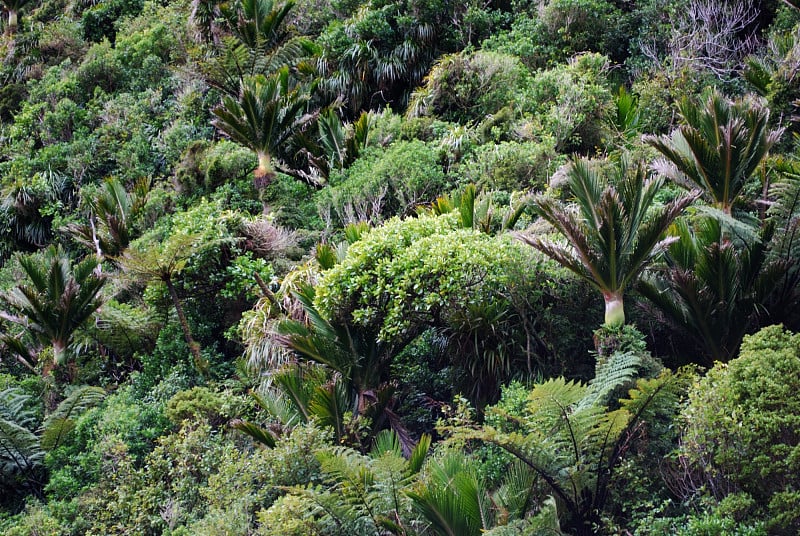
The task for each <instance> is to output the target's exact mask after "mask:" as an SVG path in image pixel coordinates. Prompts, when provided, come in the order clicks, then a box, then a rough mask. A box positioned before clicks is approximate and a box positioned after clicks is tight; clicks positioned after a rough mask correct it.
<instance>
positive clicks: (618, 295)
mask: <svg viewBox="0 0 800 536" xmlns="http://www.w3.org/2000/svg"><path fill="white" fill-rule="evenodd" d="M603 298H604V299H605V301H606V317H605V326H606V327H609V328H613V327H619V326H622V325H623V324H625V307H624V304H623V296H622V291H617V292H604V293H603Z"/></svg>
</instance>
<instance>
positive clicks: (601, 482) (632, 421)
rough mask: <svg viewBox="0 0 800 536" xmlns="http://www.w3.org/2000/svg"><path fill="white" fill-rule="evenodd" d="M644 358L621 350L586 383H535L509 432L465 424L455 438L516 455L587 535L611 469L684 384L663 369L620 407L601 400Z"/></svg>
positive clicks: (569, 521)
mask: <svg viewBox="0 0 800 536" xmlns="http://www.w3.org/2000/svg"><path fill="white" fill-rule="evenodd" d="M639 363H640V359H639V358H637V357H636V356H635V355H632V354H626V353H618V354H616V355H613V356H612V357H610V358H609V360H608V362H607V363H606V364H605V366H604V367H601V368H600V370H599V378H598V379H597V380H596V381H595V382H593V383H591V384H589V385H584V384H581V383H578V382H574V381H567V380H565V379H564V378H554V379H551V380H548V381H545V382H543V383H540V384H537V385H535V386H534V387H533V389H532V390H531V392H530V394H529V395H528V399H527V403H526V405H525V407H524V408H523V409H522V410H521V411H520V412H519V414H516V415H513V416H512V417H513V426H511V427H509V429H510V431H505V430H501V429H497V428H494V427H492V426H488V425H484V426H483V427H480V428H476V429H473V430H466V429H464V428H463V427H461V428H460V429H458V430H456V433H455V434H454V439H455V440H459V441H463V440H468V439H471V440H474V439H478V440H481V441H485V442H489V443H493V444H495V445H498V446H500V447H501V448H503V449H505V450H506V451H508V452H509V453H511V454H512V455H514V456H515V457H516V458H517V459H518V460H519V461H520V462H522V463H524V464H525V465H526V466H527V467H528V468H529V469H530V470H531V471H532V472H533V473H534V474H535V475H536V476H537V478H538V479H540V481H541V482H542V484H543V485H544V486H545V487H547V488H548V489H549V490H550V492H551V493H552V494H553V496H554V497H556V499H557V500H558V501H559V504H560V505H563V507H564V513H565V519H564V522H565V524H566V528H568V529H570V530H573V531H575V532H577V533H579V534H590V533H591V527H592V526H594V525H596V524H597V523H599V522H600V514H601V512H602V511H603V508H604V506H605V502H606V499H607V496H608V492H609V487H610V485H611V479H612V476H613V473H614V469H615V468H616V467H617V465H618V464H619V462H620V460H621V459H622V456H623V455H624V454H625V452H626V451H627V448H626V447H627V445H628V444H629V442H630V441H631V440H632V438H633V437H634V436H635V433H636V430H638V427H639V426H640V425H641V423H642V422H643V421H646V420H648V419H651V418H653V417H654V416H655V415H657V414H659V412H662V411H664V408H665V407H669V406H670V405H673V406H674V404H676V403H677V399H678V397H679V393H680V392H682V390H683V389H684V388H685V382H684V381H682V380H681V378H683V377H684V376H682V375H679V376H678V377H676V376H675V375H673V374H672V373H671V372H670V371H668V370H664V371H662V373H661V375H660V376H659V377H658V378H655V379H647V380H639V381H638V382H637V384H636V387H635V388H634V389H632V390H631V391H630V398H629V399H626V400H624V401H621V407H620V409H617V410H614V411H611V410H608V409H607V408H606V407H605V405H604V404H603V402H604V401H605V399H606V398H607V397H608V395H609V393H611V392H613V391H614V390H615V389H618V388H619V387H620V386H621V385H625V384H627V383H629V382H630V381H631V379H632V378H633V377H634V375H635V372H636V368H637V366H638V365H639ZM494 412H495V410H494V408H489V409H488V410H487V414H492V413H494ZM500 418H501V420H503V419H504V418H505V419H506V420H508V419H509V416H504V415H502V414H501V415H500ZM512 497H513V496H512ZM509 504H514V503H513V500H512V501H511V502H510V503H509Z"/></svg>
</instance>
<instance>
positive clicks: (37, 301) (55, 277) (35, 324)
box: [2, 246, 106, 365]
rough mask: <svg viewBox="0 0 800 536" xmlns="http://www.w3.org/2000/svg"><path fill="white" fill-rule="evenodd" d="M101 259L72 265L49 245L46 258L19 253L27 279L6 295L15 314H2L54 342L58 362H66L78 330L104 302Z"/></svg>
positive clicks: (41, 338)
mask: <svg viewBox="0 0 800 536" xmlns="http://www.w3.org/2000/svg"><path fill="white" fill-rule="evenodd" d="M98 262H99V261H98V260H97V259H96V258H94V257H87V258H86V259H84V260H83V261H80V262H78V263H76V264H73V263H72V261H71V260H70V259H69V257H67V255H66V254H65V253H64V252H63V251H62V250H61V248H56V247H55V246H50V247H49V248H48V249H47V250H46V251H45V253H44V259H43V260H42V261H39V260H38V259H36V258H35V257H32V256H28V257H20V259H19V264H20V266H21V267H22V270H23V271H24V272H25V275H26V276H27V280H26V281H23V282H22V283H20V284H19V285H17V286H16V287H14V288H13V289H11V290H10V291H8V292H6V293H4V294H3V296H2V298H3V300H4V301H5V302H6V303H8V304H9V305H11V307H12V308H13V309H16V310H17V311H18V313H17V314H16V315H14V314H9V313H2V317H3V318H5V319H6V320H9V321H11V322H13V323H15V324H18V325H20V326H22V327H23V328H24V329H25V330H26V331H27V332H28V333H30V334H31V335H32V336H33V338H34V339H36V340H38V341H39V342H40V343H41V344H51V345H52V347H53V357H54V361H55V364H56V365H60V364H63V363H64V361H65V360H66V357H67V355H68V353H69V352H68V350H69V348H70V344H71V343H72V337H73V335H74V333H75V331H76V330H77V329H78V328H80V327H81V326H82V325H83V324H84V323H85V322H86V321H87V320H88V319H89V318H90V317H91V316H92V315H93V314H94V312H95V311H96V310H97V309H98V308H99V307H100V305H101V304H102V303H103V300H102V298H101V297H99V296H98V293H99V292H100V289H101V288H103V285H104V284H105V283H106V279H105V278H104V277H102V276H100V275H98V274H97V273H96V272H95V268H97V266H98ZM3 339H4V341H5V342H6V343H7V344H9V346H11V347H12V348H15V349H16V350H22V348H20V347H19V345H18V344H15V343H16V342H18V339H16V338H14V337H11V336H9V335H4V336H3Z"/></svg>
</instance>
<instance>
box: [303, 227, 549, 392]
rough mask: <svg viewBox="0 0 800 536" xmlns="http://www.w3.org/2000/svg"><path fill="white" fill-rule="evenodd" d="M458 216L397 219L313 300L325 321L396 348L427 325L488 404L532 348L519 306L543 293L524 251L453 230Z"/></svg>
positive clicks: (358, 248) (359, 247) (355, 248)
mask: <svg viewBox="0 0 800 536" xmlns="http://www.w3.org/2000/svg"><path fill="white" fill-rule="evenodd" d="M455 216H456V215H455V214H454V213H452V214H446V215H444V216H440V217H431V216H421V217H420V218H417V219H407V220H398V219H395V220H390V221H389V222H387V223H386V224H385V225H384V226H382V227H379V228H376V229H374V230H372V231H371V232H370V233H369V234H368V235H366V236H365V237H364V238H362V240H361V241H359V242H356V243H355V244H353V245H351V246H350V248H349V249H348V251H347V256H346V257H345V259H344V260H343V261H342V262H340V263H339V264H337V265H336V266H334V267H333V268H331V269H330V270H328V271H327V272H325V273H324V274H323V277H322V280H321V281H320V284H319V286H318V289H317V297H316V302H315V303H316V304H317V306H318V307H319V309H320V311H321V312H322V314H323V315H325V316H326V317H329V318H331V319H334V320H335V321H337V322H341V323H343V324H344V325H351V326H353V327H354V328H358V329H362V330H364V329H365V330H367V331H368V332H369V333H371V334H373V336H376V337H377V338H378V340H379V341H382V342H385V343H388V344H392V345H394V346H395V347H396V348H398V349H399V348H402V347H404V346H405V345H407V344H408V343H409V342H410V341H412V340H413V339H414V338H416V337H417V336H418V335H419V334H420V333H422V332H423V331H425V330H426V329H428V328H430V327H433V328H435V329H438V330H441V332H442V334H443V335H444V336H445V337H446V338H447V339H448V341H449V344H450V345H452V346H451V348H453V349H457V350H455V351H454V352H453V357H454V358H455V357H456V356H457V359H454V360H453V362H454V363H455V364H457V366H459V367H463V370H464V371H465V372H466V373H467V374H468V377H469V378H470V379H469V380H468V381H469V382H471V383H472V386H471V387H470V392H471V393H472V395H473V396H475V397H477V398H478V399H490V398H492V397H493V396H494V393H495V391H496V389H497V383H496V382H497V381H499V380H500V378H502V377H504V376H506V375H507V374H509V373H510V372H511V370H513V369H514V363H515V361H516V360H515V356H521V355H526V354H524V352H525V351H526V349H527V351H530V348H531V347H530V346H529V345H530V344H532V343H533V342H532V340H526V339H525V338H524V337H525V330H526V329H528V330H529V331H530V328H531V326H530V324H529V323H530V322H531V320H530V319H529V318H528V316H527V315H529V314H532V313H530V312H529V311H528V310H527V309H525V306H524V305H522V304H523V303H536V301H537V299H538V295H539V294H538V289H537V285H536V282H535V279H534V278H533V277H532V274H531V273H530V272H529V270H528V268H527V267H529V266H531V264H532V259H531V258H530V257H528V255H527V254H526V252H525V250H524V248H523V247H521V246H520V245H518V244H517V243H515V242H514V241H513V240H511V239H510V238H509V237H508V236H505V237H504V236H500V237H491V236H488V235H486V234H484V233H481V232H479V231H476V230H472V229H457V228H456V227H458V225H457V224H456V223H455V222H456V221H457V220H456V218H455ZM466 289H469V290H468V292H467V290H466ZM526 300H528V301H527V302H526ZM526 323H527V324H526ZM529 336H531V337H532V334H530V333H529ZM526 359H528V360H530V359H532V356H531V355H530V354H528V355H527V358H526ZM528 363H529V367H530V366H532V365H531V363H530V361H528Z"/></svg>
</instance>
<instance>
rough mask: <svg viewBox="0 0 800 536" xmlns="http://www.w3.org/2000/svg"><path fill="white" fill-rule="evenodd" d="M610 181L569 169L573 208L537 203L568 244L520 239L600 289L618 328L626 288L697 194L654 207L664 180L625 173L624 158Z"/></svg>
mask: <svg viewBox="0 0 800 536" xmlns="http://www.w3.org/2000/svg"><path fill="white" fill-rule="evenodd" d="M612 179H613V180H612V181H608V180H607V179H606V178H605V177H603V176H601V174H600V173H599V171H598V169H597V166H596V165H594V164H592V163H590V162H588V161H586V160H576V161H575V162H573V163H572V165H571V167H570V169H569V189H570V191H571V193H572V195H573V196H574V199H575V203H574V204H569V205H564V204H563V203H561V202H559V201H557V200H556V199H554V198H552V197H547V196H539V197H538V198H537V199H536V201H535V210H536V212H537V213H538V214H539V215H540V216H541V217H542V218H544V219H545V220H546V221H547V222H549V223H550V224H551V225H552V226H553V227H555V228H556V230H557V231H558V232H559V233H560V234H561V235H563V236H564V237H565V238H566V239H567V240H568V244H563V243H556V242H553V241H552V240H549V239H543V238H539V237H525V236H523V237H522V239H523V240H524V241H525V242H527V243H528V244H530V245H531V246H533V247H535V248H536V249H538V250H540V251H541V252H543V253H544V254H546V255H547V256H549V257H551V258H552V259H554V260H556V261H557V262H558V263H560V264H561V265H563V266H564V267H566V268H568V269H570V270H572V271H573V272H575V273H576V274H577V275H578V276H580V277H581V278H583V279H585V280H586V281H588V282H589V283H591V284H592V285H593V286H594V287H596V288H597V289H598V290H600V292H602V293H603V298H604V299H605V304H606V311H605V324H606V325H608V326H618V325H622V324H624V323H625V310H624V307H623V295H624V292H625V289H626V288H627V287H628V286H629V285H630V284H631V283H632V282H633V281H634V280H635V279H636V277H637V276H638V275H639V274H640V273H641V271H642V270H643V269H644V268H645V266H647V264H648V263H649V262H650V261H651V260H652V259H653V257H654V256H656V255H657V254H659V253H661V252H662V251H664V250H665V249H666V247H667V246H668V245H669V243H670V241H671V240H672V239H670V238H666V239H662V234H663V233H664V231H666V229H667V228H668V227H669V225H670V223H672V221H673V220H674V219H675V218H676V217H677V216H678V215H679V214H680V213H681V212H682V211H683V210H684V209H685V208H686V207H687V206H688V205H689V204H690V203H692V201H694V200H695V199H696V198H697V196H698V195H699V194H698V193H693V194H690V195H685V196H682V197H679V198H677V199H675V200H673V201H671V202H669V203H667V204H664V205H660V206H654V200H655V196H656V193H657V192H658V190H659V189H660V188H661V186H662V184H663V179H660V178H649V177H648V176H647V173H646V171H645V170H644V168H643V167H641V166H639V167H637V169H636V170H635V171H633V172H629V165H628V163H627V162H626V161H625V160H624V159H623V160H621V161H620V162H619V163H618V164H617V165H616V166H615V168H614V170H613V177H612Z"/></svg>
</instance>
